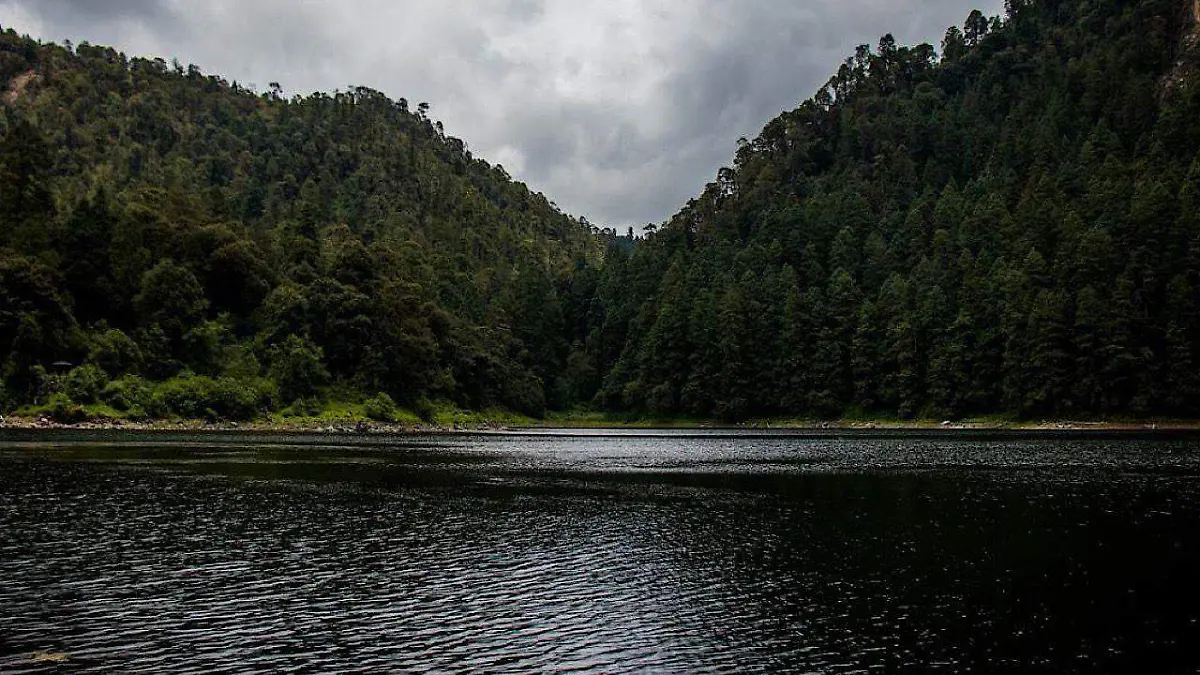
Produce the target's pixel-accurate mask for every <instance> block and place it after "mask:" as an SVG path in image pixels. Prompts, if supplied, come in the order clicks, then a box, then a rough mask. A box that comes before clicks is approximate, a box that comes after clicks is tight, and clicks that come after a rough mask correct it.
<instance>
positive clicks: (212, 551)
mask: <svg viewBox="0 0 1200 675" xmlns="http://www.w3.org/2000/svg"><path fill="white" fill-rule="evenodd" d="M372 441H373V442H370V443H368V442H365V441H364V440H363V438H361V437H344V438H326V439H314V438H312V437H288V436H238V435H225V436H221V435H211V436H196V437H170V436H165V435H163V436H155V437H138V438H134V439H130V438H128V437H125V438H122V437H119V436H102V437H99V438H94V439H91V440H88V439H81V438H78V437H72V436H69V435H59V436H54V437H49V438H47V437H45V436H34V435H29V434H25V435H19V434H18V435H13V434H9V435H8V436H6V437H4V436H0V672H13V673H20V672H54V671H56V670H59V671H63V672H68V671H69V672H89V671H90V672H114V671H116V672H142V673H164V672H180V673H199V672H247V671H260V672H288V671H293V672H328V673H339V672H340V673H351V672H372V673H374V672H431V673H449V672H597V673H601V672H603V673H610V672H678V673H702V672H730V673H753V672H760V673H782V672H811V673H843V672H845V673H851V672H855V673H866V672H931V671H933V672H936V671H943V672H997V671H1001V672H1004V671H1011V672H1047V673H1061V672H1089V673H1091V672H1132V673H1196V672H1200V439H1196V438H1192V439H1189V438H1140V439H1139V438H1131V437H1129V438H1127V437H1120V438H1104V437H1100V436H1096V437H1090V438H1072V437H1055V436H1053V435H1050V436H1042V437H1021V436H995V437H970V436H961V437H958V436H945V435H930V436H925V437H921V436H905V435H898V436H893V437H887V436H867V435H857V436H856V435H847V436H841V437H838V436H833V437H822V436H819V435H809V436H788V435H775V434H762V435H750V434H742V435H739V434H717V435H706V434H662V435H636V434H626V435H615V436H614V435H601V434H582V435H554V434H533V435H515V436H456V437H427V438H417V437H414V438H402V439H392V440H390V441H389V440H380V439H372ZM38 652H57V653H65V654H66V655H67V656H68V659H69V660H68V661H66V662H63V663H57V664H56V663H47V662H38V661H34V660H33V658H32V656H33V654H35V653H38Z"/></svg>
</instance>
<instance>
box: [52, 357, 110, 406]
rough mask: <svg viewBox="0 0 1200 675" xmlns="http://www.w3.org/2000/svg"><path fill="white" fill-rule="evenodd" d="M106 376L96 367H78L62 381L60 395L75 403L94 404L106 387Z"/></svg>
mask: <svg viewBox="0 0 1200 675" xmlns="http://www.w3.org/2000/svg"><path fill="white" fill-rule="evenodd" d="M108 383H109V382H108V374H107V373H105V372H104V371H103V370H101V369H100V368H99V367H97V366H93V365H86V366H80V367H78V368H75V369H73V370H71V372H69V373H67V375H66V377H64V378H63V380H62V393H64V394H66V395H67V397H68V398H69V399H71V400H72V401H74V402H75V403H82V404H87V403H96V402H97V401H99V400H100V393H101V392H102V391H104V389H105V387H107V386H108Z"/></svg>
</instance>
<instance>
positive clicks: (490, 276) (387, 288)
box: [0, 31, 616, 418]
mask: <svg viewBox="0 0 1200 675" xmlns="http://www.w3.org/2000/svg"><path fill="white" fill-rule="evenodd" d="M0 96H3V99H4V100H3V105H0V358H2V359H3V361H2V364H0V367H2V368H3V390H2V394H0V403H2V405H3V407H4V408H5V409H12V408H15V407H18V406H21V405H25V404H30V403H36V404H44V403H46V402H47V401H49V399H50V397H52V396H54V395H55V394H59V395H60V396H71V397H73V399H81V400H80V401H77V402H83V403H90V402H93V401H102V402H105V403H109V404H112V405H114V406H115V407H117V408H118V409H126V410H128V409H132V410H133V411H134V413H135V414H140V413H145V414H149V415H155V414H169V413H174V414H181V415H186V416H194V414H195V413H196V412H197V410H196V408H197V406H199V408H198V409H199V411H200V412H204V411H205V410H209V411H210V412H211V413H212V414H213V415H216V416H219V417H236V418H241V417H248V416H253V415H254V414H256V413H258V414H260V413H262V412H264V411H267V410H273V409H280V408H283V407H286V406H290V405H292V404H293V403H294V402H296V401H298V400H299V401H300V402H301V403H302V404H305V405H304V406H302V407H305V408H309V407H312V403H311V402H312V401H314V400H318V401H319V400H321V399H323V398H324V399H327V398H329V397H330V396H333V397H349V398H362V397H365V396H375V395H376V394H378V393H381V392H382V393H384V394H386V395H387V396H388V397H389V398H390V399H392V400H394V401H396V402H398V403H400V404H402V405H406V406H408V407H412V408H428V407H429V406H430V405H431V403H432V402H434V401H441V402H443V403H448V404H453V405H457V406H459V407H462V408H465V409H474V410H483V409H488V408H492V407H499V408H506V409H509V410H515V411H521V412H524V413H527V414H531V415H540V414H541V413H542V412H543V411H544V410H545V409H546V407H547V406H550V407H566V406H568V405H569V404H570V402H572V401H574V400H577V399H578V396H576V395H575V394H574V392H573V391H572V385H571V382H570V380H569V374H570V373H571V364H572V363H575V362H577V361H578V360H579V359H578V358H577V357H576V358H574V359H573V356H574V353H573V352H572V344H573V342H574V341H573V340H572V339H571V336H572V327H573V326H574V325H576V324H577V323H578V319H577V317H578V315H579V314H580V313H581V312H582V311H584V305H585V304H586V303H585V301H584V300H583V296H586V294H587V293H588V292H589V291H586V290H581V289H580V288H579V284H580V282H581V279H582V280H583V281H586V277H588V275H589V273H590V272H589V271H590V270H593V269H595V267H596V265H597V264H598V262H599V259H600V256H601V254H602V253H603V246H602V243H601V242H602V241H605V240H615V239H616V236H615V232H612V231H600V230H597V229H596V228H594V227H592V226H590V225H589V224H587V223H586V221H582V222H581V221H578V220H576V219H573V218H571V217H568V216H567V215H564V214H563V213H562V212H560V211H559V209H558V208H557V207H556V206H554V205H553V204H552V203H551V202H549V201H548V200H547V199H546V198H545V197H543V196H542V195H540V194H533V193H531V192H530V191H529V190H528V189H527V188H526V187H525V186H524V185H523V184H521V183H517V182H514V181H513V180H512V179H511V178H510V177H509V176H508V175H507V174H506V173H505V171H504V169H503V168H502V167H500V166H493V165H490V164H488V163H487V162H485V161H483V160H481V159H478V158H476V157H474V156H473V155H472V153H471V152H470V150H469V149H468V148H467V147H466V145H465V144H464V143H463V142H462V141H461V140H459V139H457V138H453V137H450V136H447V135H446V134H445V133H444V130H443V128H442V125H441V123H440V122H436V121H434V120H432V119H431V118H430V117H429V115H428V106H427V105H426V104H423V103H422V104H419V105H417V106H415V108H414V109H410V107H409V104H408V102H407V101H404V100H399V101H392V100H389V99H388V98H386V97H384V96H383V95H382V94H380V93H378V92H375V91H371V90H369V89H364V88H357V89H354V90H352V91H347V92H339V93H336V94H332V95H327V94H314V95H311V96H306V97H299V96H298V97H294V98H291V99H284V98H283V96H282V94H281V90H280V88H279V87H278V85H272V87H271V89H270V91H268V92H267V93H265V94H256V93H254V92H251V91H249V90H247V89H246V88H244V87H242V86H240V85H238V84H237V83H229V82H227V81H225V80H223V79H221V78H218V77H212V76H207V75H204V74H202V73H201V72H200V71H199V69H198V68H196V67H195V66H188V67H186V68H185V67H183V66H181V65H179V64H167V63H165V62H164V61H162V60H149V59H137V58H134V59H130V58H127V57H126V56H125V55H123V54H120V53H118V52H116V51H114V50H112V49H109V48H104V47H97V46H92V45H88V44H81V45H79V46H78V47H72V46H71V45H67V46H66V47H59V46H56V45H50V44H42V43H39V42H36V41H33V40H31V39H28V38H23V37H20V36H18V35H16V34H15V33H13V32H12V31H7V32H5V31H0ZM581 294H583V295H582V296H581ZM176 380H178V381H181V382H186V383H187V384H181V385H179V386H180V387H183V388H184V389H188V390H189V391H191V392H192V393H193V394H195V395H194V396H193V397H192V398H194V399H196V400H198V401H200V403H198V404H195V405H193V404H192V403H186V402H185V403H180V404H178V405H168V403H169V400H168V399H169V398H170V394H171V391H173V390H171V389H170V388H169V387H168V388H166V389H163V388H162V387H159V386H157V385H155V386H153V387H151V386H150V383H155V382H157V383H162V382H168V381H176ZM106 389H107V390H109V393H107V394H105V393H104V392H105V390H106ZM159 389H162V392H163V393H162V395H160V396H154V395H151V393H147V392H153V391H157V390H159ZM178 398H179V397H178V396H176V399H178ZM60 402H61V401H60ZM201 404H203V405H201Z"/></svg>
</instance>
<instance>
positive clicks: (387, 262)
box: [0, 0, 1200, 420]
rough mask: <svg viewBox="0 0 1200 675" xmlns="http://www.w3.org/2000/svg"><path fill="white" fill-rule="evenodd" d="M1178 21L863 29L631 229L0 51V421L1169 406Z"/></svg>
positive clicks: (312, 129)
mask: <svg viewBox="0 0 1200 675" xmlns="http://www.w3.org/2000/svg"><path fill="white" fill-rule="evenodd" d="M1198 22H1200V8H1198V7H1197V6H1196V5H1195V2H1194V0H1140V1H1136V2H1117V1H1116V0H1073V1H1071V2H1066V1H1058V0H1038V1H1031V0H1010V1H1009V2H1008V3H1007V7H1006V13H1005V16H1004V17H1003V18H988V17H985V16H984V15H982V14H981V13H979V12H973V13H972V14H971V15H970V16H969V17H968V19H967V21H966V23H965V24H964V25H963V26H962V27H961V28H959V27H955V28H952V29H950V30H949V31H948V32H947V33H946V36H945V39H944V41H943V42H942V44H941V46H940V48H935V47H933V46H931V45H918V46H914V47H906V46H901V45H898V44H896V42H895V40H894V39H892V38H891V37H890V36H885V37H884V38H883V39H882V40H881V41H880V43H879V45H878V46H877V47H875V48H871V47H867V46H863V47H860V48H859V49H858V50H857V51H856V53H855V54H854V55H853V56H852V57H851V58H849V59H847V60H846V62H845V63H844V64H843V65H842V66H841V68H840V69H839V70H838V71H837V73H836V74H835V75H834V76H833V77H832V78H831V79H830V80H829V82H828V83H827V84H826V85H825V86H824V87H822V88H821V89H820V90H819V91H818V93H817V94H816V95H815V96H814V97H813V98H812V99H811V100H809V101H806V102H805V103H803V104H802V105H801V106H800V107H798V108H797V109H796V110H793V111H791V112H788V113H785V114H783V115H781V116H779V117H778V118H776V119H774V120H772V121H771V122H770V123H768V124H767V125H766V127H765V128H764V129H763V131H762V133H761V134H760V135H759V136H758V137H757V138H755V139H753V140H743V141H742V142H740V143H739V149H738V151H737V155H736V158H735V161H734V163H733V166H732V167H729V168H725V169H722V170H721V171H720V172H719V173H718V175H717V177H716V180H715V181H714V182H712V183H711V184H709V185H708V186H707V188H706V189H705V190H704V192H703V194H702V195H700V196H699V197H697V198H696V199H694V200H692V201H691V202H689V203H688V204H687V205H686V206H685V207H684V208H683V209H682V210H681V211H680V212H679V213H678V214H677V215H676V216H675V217H674V218H672V219H671V220H670V221H669V222H667V223H665V224H664V225H663V226H662V227H661V228H652V231H651V232H650V233H649V234H648V236H647V237H646V238H645V239H644V240H638V241H637V242H636V243H635V242H634V240H633V239H632V237H629V236H627V237H617V236H616V233H615V232H614V231H612V230H599V229H597V228H595V227H592V226H591V225H590V224H588V223H587V222H586V221H579V220H575V219H573V218H570V217H568V216H566V215H564V214H563V213H561V212H560V211H559V210H558V209H557V207H555V206H554V205H553V203H551V202H549V201H547V200H546V199H545V198H544V197H543V196H541V195H538V194H532V193H531V192H530V191H529V190H528V189H527V188H526V187H525V186H524V185H521V184H520V183H516V182H514V181H512V180H511V179H510V178H509V176H508V175H507V174H506V173H505V172H504V170H503V169H502V168H501V167H499V166H492V165H489V164H488V163H486V162H484V161H482V160H480V159H478V158H475V157H473V156H472V154H471V153H470V151H469V150H468V149H467V148H466V146H465V144H464V143H463V142H462V141H460V140H458V139H455V138H453V137H450V136H447V135H446V134H445V133H444V130H443V129H442V127H441V125H440V124H439V123H437V122H435V121H433V120H431V119H430V118H429V115H428V106H426V105H424V104H420V105H417V106H416V108H415V109H410V108H409V105H408V103H407V102H406V101H404V100H400V101H391V100H389V99H387V98H386V97H384V96H383V95H381V94H379V93H377V92H374V91H371V90H368V89H355V90H352V91H349V92H339V93H336V94H332V95H326V94H314V95H312V96H308V97H294V98H291V99H286V100H285V99H284V98H283V96H282V94H281V90H280V88H279V87H277V86H275V85H273V86H272V87H271V88H270V91H268V92H267V93H264V94H258V93H254V92H251V91H248V90H246V89H245V88H243V87H241V86H239V85H238V84H237V83H229V82H226V81H224V80H222V79H220V78H216V77H212V76H207V75H204V74H202V73H201V72H200V71H199V70H198V69H197V68H195V67H194V66H189V67H186V68H185V67H182V66H180V65H177V64H170V65H169V64H167V63H165V62H163V61H160V60H145V59H128V58H127V57H125V56H124V55H122V54H119V53H117V52H115V51H113V50H111V49H107V48H102V47H94V46H90V45H86V44H84V45H80V46H78V47H70V46H68V47H66V48H64V47H57V46H54V45H45V44H40V43H37V42H35V41H31V40H29V39H25V38H20V37H18V36H16V35H15V34H13V33H12V32H11V31H10V32H7V33H4V34H3V35H2V36H0V92H4V93H3V96H4V104H3V105H0V138H2V141H0V356H2V357H3V364H2V366H3V377H4V389H3V395H2V397H0V399H2V400H3V405H4V406H5V407H6V408H12V407H16V406H20V405H25V404H29V403H45V402H47V401H49V400H50V397H53V396H58V398H57V399H55V400H56V402H57V403H58V404H62V405H67V404H68V403H72V402H74V403H77V402H80V401H99V402H102V403H107V404H108V405H112V406H113V407H123V408H125V409H127V410H130V409H131V410H134V411H135V412H138V413H141V414H147V415H164V414H178V415H185V416H196V415H207V416H216V417H227V418H229V417H245V416H252V415H254V414H260V413H261V412H263V411H265V410H278V409H281V408H285V407H286V408H289V409H292V410H295V411H300V412H302V411H310V410H318V409H320V406H321V405H322V401H329V400H340V399H355V400H362V399H365V398H367V397H371V400H372V401H373V402H374V404H375V406H376V407H377V408H382V409H386V408H387V406H388V405H390V404H391V403H390V402H391V401H395V402H396V403H398V404H400V405H404V406H407V407H410V408H415V409H419V410H423V409H429V408H430V407H431V406H433V405H435V402H438V401H441V402H445V403H449V404H453V405H457V406H460V407H463V408H467V409H475V410H480V409H486V408H491V407H500V408H505V409H508V410H514V411H520V412H524V413H527V414H533V415H538V414H541V413H542V412H543V411H544V410H546V409H547V408H550V409H565V408H571V407H578V406H585V407H588V406H590V407H595V408H599V409H603V410H607V411H612V412H620V413H626V414H646V415H690V416H698V417H714V416H715V417H721V418H725V419H730V420H738V419H744V418H747V417H750V416H772V415H781V416H782V415H788V416H790V415H798V416H799V415H804V416H809V415H813V416H837V415H843V414H848V413H860V414H871V415H889V416H891V415H899V416H903V417H913V416H928V415H937V416H939V417H940V416H966V415H974V414H993V413H1008V414H1019V415H1024V416H1053V415H1086V416H1101V415H1115V414H1122V415H1186V416H1195V415H1200V369H1198V368H1197V365H1200V153H1198V150H1200V91H1198V85H1200V82H1198V79H1197V74H1198V73H1200V70H1198V68H1200V29H1198V27H1197V23H1198Z"/></svg>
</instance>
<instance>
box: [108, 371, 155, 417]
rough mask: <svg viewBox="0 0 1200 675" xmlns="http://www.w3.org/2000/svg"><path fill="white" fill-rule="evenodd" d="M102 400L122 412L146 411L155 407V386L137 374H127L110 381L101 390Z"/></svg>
mask: <svg viewBox="0 0 1200 675" xmlns="http://www.w3.org/2000/svg"><path fill="white" fill-rule="evenodd" d="M100 400H101V401H103V402H104V403H107V404H108V405H110V406H112V407H113V408H114V409H115V410H119V411H122V412H128V411H132V410H135V409H140V410H142V411H143V412H144V411H146V410H151V409H153V400H154V387H153V386H152V385H151V384H150V383H149V382H147V381H146V380H143V379H142V378H140V377H137V376H136V375H127V376H125V377H123V378H121V379H119V380H113V381H112V382H109V383H108V385H106V386H105V387H104V390H103V391H102V392H100Z"/></svg>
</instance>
